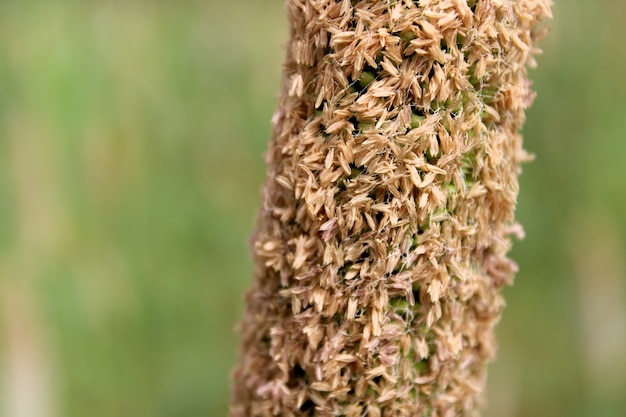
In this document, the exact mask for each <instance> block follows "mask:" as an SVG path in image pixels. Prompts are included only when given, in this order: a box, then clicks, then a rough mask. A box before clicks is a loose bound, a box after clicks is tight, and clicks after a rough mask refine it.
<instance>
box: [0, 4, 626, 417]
mask: <svg viewBox="0 0 626 417" xmlns="http://www.w3.org/2000/svg"><path fill="white" fill-rule="evenodd" d="M282 3H283V2H282V1H272V2H254V1H251V0H245V1H244V0H242V1H239V2H232V3H229V2H218V1H214V0H209V1H204V2H201V1H188V0H186V1H180V2H166V1H147V0H145V1H139V0H138V1H127V2H123V1H114V0H112V1H101V2H95V1H78V0H51V1H35V0H24V1H8V2H3V3H2V4H0V36H1V37H2V40H1V41H0V416H6V417H14V416H15V417H20V416H26V415H28V416H42V417H43V416H53V417H65V416H67V417H83V416H92V417H100V416H102V417H105V416H107V417H108V416H133V417H142V416H145V417H153V416H162V417H178V416H180V417H183V416H184V417H186V416H223V415H226V414H227V403H228V397H229V376H228V374H229V372H230V370H231V369H232V367H233V365H234V363H235V361H236V356H237V352H236V351H237V337H236V334H235V330H234V329H235V326H236V323H237V321H238V320H239V317H240V315H241V311H242V308H243V304H242V299H243V293H244V291H245V289H246V287H247V285H248V283H249V282H250V275H251V262H250V261H249V257H248V245H247V240H248V237H249V236H250V234H251V233H252V230H253V226H254V215H255V211H256V210H257V207H258V205H259V202H260V198H259V196H260V187H261V184H262V182H263V179H264V163H263V159H262V154H263V152H264V150H265V148H266V144H267V141H268V140H269V137H270V129H271V127H270V119H271V116H272V113H273V111H274V107H275V105H276V102H277V100H276V96H277V94H278V91H279V88H280V82H281V81H280V72H281V63H282V61H283V56H284V51H283V50H282V48H281V45H282V44H283V43H284V41H285V40H286V38H287V36H288V30H287V27H286V20H285V13H284V11H283V9H282ZM554 12H555V21H554V22H553V24H552V26H553V30H552V32H551V33H550V35H549V36H548V38H547V39H546V40H545V41H544V42H543V44H542V46H543V49H544V52H545V53H544V55H542V56H539V58H538V61H539V68H538V69H537V70H532V71H531V78H533V79H534V81H535V83H534V87H533V88H534V89H535V90H536V91H537V92H538V96H537V99H536V101H535V104H534V106H533V107H532V109H531V110H530V111H529V112H528V115H527V116H528V120H527V124H526V127H525V129H524V135H525V143H526V145H525V147H526V149H528V150H529V151H530V152H532V153H534V154H536V155H537V159H536V160H535V161H534V162H532V163H530V164H527V165H525V166H524V173H523V175H522V177H521V193H520V197H519V206H518V220H519V221H520V222H521V223H522V224H523V225H524V227H525V229H526V234H527V237H526V239H525V240H523V241H521V242H516V243H515V247H514V250H513V252H512V256H513V258H514V259H515V260H516V261H517V262H518V264H519V265H520V272H519V274H518V275H517V278H516V282H515V285H514V286H513V287H510V288H507V289H506V290H505V294H506V297H507V301H508V306H507V309H506V310H505V312H504V318H503V320H502V323H500V325H499V327H498V336H499V340H500V351H499V354H498V360H497V361H496V362H495V363H494V364H493V365H492V366H491V368H490V376H489V384H488V386H489V388H488V409H487V411H486V412H485V415H486V416H488V417H495V416H514V417H522V416H533V417H542V416H545V417H548V416H549V417H555V416H568V417H577V416H581V417H582V416H598V417H604V416H621V415H622V412H623V410H625V409H626V397H625V396H624V395H623V393H624V392H626V372H625V371H624V370H626V355H624V351H626V256H625V254H626V215H625V213H626V181H625V180H624V178H625V177H626V164H625V163H624V161H623V159H624V154H626V127H625V126H626V125H625V124H624V117H625V116H626V78H625V76H626V48H623V47H622V46H621V40H622V39H623V38H624V37H626V26H624V24H623V23H622V21H621V19H622V17H623V16H624V15H626V3H625V2H623V1H622V0H604V1H600V2H585V1H582V0H572V1H568V2H564V1H561V2H557V5H556V6H555V10H554ZM27 404H28V405H27ZM25 407H26V408H25ZM27 407H30V408H28V409H27ZM28 412H30V414H26V413H28Z"/></svg>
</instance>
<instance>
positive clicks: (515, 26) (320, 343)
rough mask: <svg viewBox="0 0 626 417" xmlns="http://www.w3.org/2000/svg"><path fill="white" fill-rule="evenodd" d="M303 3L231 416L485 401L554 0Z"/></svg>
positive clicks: (466, 405)
mask: <svg viewBox="0 0 626 417" xmlns="http://www.w3.org/2000/svg"><path fill="white" fill-rule="evenodd" d="M287 9H288V13H289V19H290V24H291V41H290V43H289V44H288V49H287V51H288V53H287V62H286V64H285V67H284V84H283V88H282V95H281V99H280V104H279V107H278V110H277V112H276V114H275V116H274V119H273V122H274V133H273V138H272V141H271V142H270V147H269V151H268V154H267V165H268V174H267V180H266V184H265V188H264V202H263V207H262V209H261V210H260V213H259V217H258V227H257V232H256V234H255V237H254V247H253V255H254V260H255V272H254V283H253V287H252V289H251V290H250V291H249V292H248V294H247V297H246V302H247V308H246V311H245V314H244V318H243V320H242V323H241V327H240V332H241V337H242V348H241V349H242V350H241V358H240V362H239V365H238V367H237V368H236V370H235V372H234V387H233V395H232V404H231V415H232V416H233V417H244V416H278V415H280V416H312V415H315V416H346V417H358V416H363V415H367V416H373V417H376V416H442V417H449V416H460V415H471V414H472V413H474V412H476V410H477V408H478V405H479V402H480V398H481V393H482V390H483V387H484V384H485V370H486V364H487V362H488V361H489V360H490V359H491V358H493V356H494V351H495V342H494V335H493V327H494V325H495V324H496V322H497V321H498V319H499V317H500V313H501V310H502V307H503V304H504V303H503V300H502V297H501V295H500V289H501V288H502V286H503V285H505V284H509V283H510V282H511V280H512V277H513V274H514V272H515V271H516V269H517V267H516V265H515V264H514V263H513V262H512V261H511V260H509V259H508V258H507V257H506V253H507V252H508V250H509V248H510V246H511V243H510V235H511V234H516V235H518V234H521V233H522V231H521V229H520V226H519V225H517V224H516V223H515V221H514V208H515V203H516V198H517V193H518V182H517V177H518V175H519V172H520V163H521V162H522V161H524V160H526V159H528V155H527V154H526V153H525V152H524V151H523V150H522V138H521V136H520V133H519V131H520V128H521V126H522V123H523V121H524V110H525V109H526V108H527V107H528V106H529V105H530V103H531V101H532V98H533V93H532V92H531V90H530V82H529V81H528V79H527V76H526V69H525V65H527V64H533V63H534V61H533V59H532V54H533V53H536V52H537V49H536V42H537V40H538V38H539V37H540V36H541V34H542V33H541V30H540V29H539V28H540V24H541V21H542V20H544V19H546V18H549V17H550V1H549V0H515V1H514V0H473V1H469V0H468V1H465V0H420V1H417V0H404V1H400V0H397V1H392V0H388V1H348V0H342V1H339V0H338V1H335V0H317V1H314V0H288V1H287Z"/></svg>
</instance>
